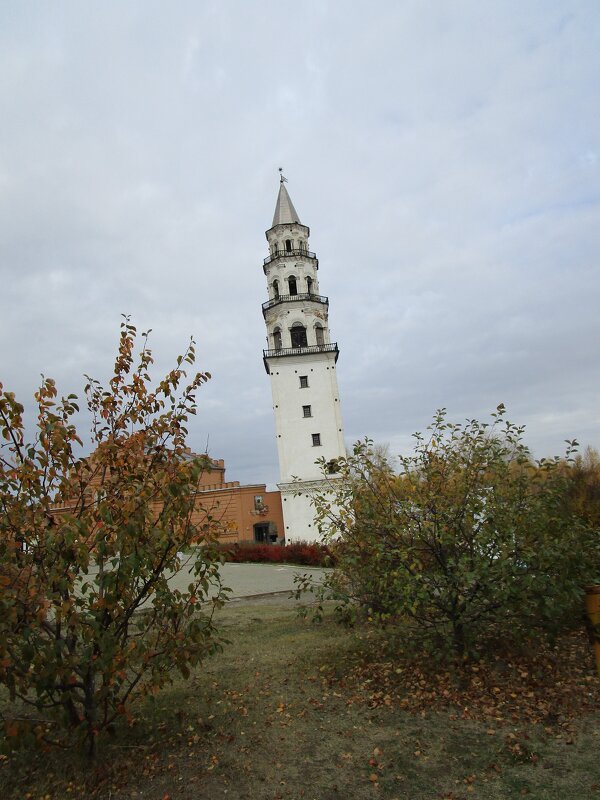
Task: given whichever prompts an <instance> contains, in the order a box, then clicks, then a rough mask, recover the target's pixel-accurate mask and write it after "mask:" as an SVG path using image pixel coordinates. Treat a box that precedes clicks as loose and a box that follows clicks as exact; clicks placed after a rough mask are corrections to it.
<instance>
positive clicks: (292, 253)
mask: <svg viewBox="0 0 600 800" xmlns="http://www.w3.org/2000/svg"><path fill="white" fill-rule="evenodd" d="M298 256H304V258H313V259H315V260H316V259H317V254H316V253H311V251H310V250H277V252H275V253H271V255H270V256H267V258H265V260H264V261H263V266H265V265H266V264H270V263H271V261H275V260H276V259H278V258H297V257H298Z"/></svg>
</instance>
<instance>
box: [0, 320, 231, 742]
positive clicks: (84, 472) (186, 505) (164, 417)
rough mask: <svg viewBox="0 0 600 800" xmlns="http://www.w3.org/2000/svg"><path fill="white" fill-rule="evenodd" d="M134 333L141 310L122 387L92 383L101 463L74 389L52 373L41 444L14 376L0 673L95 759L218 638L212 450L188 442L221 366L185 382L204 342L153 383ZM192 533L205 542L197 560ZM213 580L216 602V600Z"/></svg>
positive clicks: (1, 531) (3, 395) (0, 496)
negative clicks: (147, 699) (59, 386)
mask: <svg viewBox="0 0 600 800" xmlns="http://www.w3.org/2000/svg"><path fill="white" fill-rule="evenodd" d="M135 341H136V329H135V328H134V327H133V326H132V325H131V324H130V323H129V320H128V319H126V320H125V322H124V323H123V324H122V326H121V336H120V343H119V352H118V356H117V359H116V363H115V369H114V375H113V377H112V378H111V380H110V383H109V386H108V388H106V389H105V388H103V387H102V386H101V385H100V384H99V383H98V382H97V381H94V380H91V379H90V380H89V383H88V385H87V386H86V388H85V393H86V396H87V406H88V409H89V411H90V413H91V417H92V440H93V442H94V446H95V449H94V451H93V453H92V455H91V456H89V457H78V456H77V455H76V453H75V449H74V448H75V446H76V445H77V444H81V439H80V436H79V434H78V432H77V430H76V426H75V424H74V422H73V418H74V415H75V414H76V412H77V411H78V406H77V403H76V397H75V396H74V395H69V397H67V398H63V399H62V400H57V391H56V387H55V385H54V382H53V381H52V380H50V379H45V380H44V381H43V383H42V386H41V387H40V389H39V391H38V392H37V394H36V400H37V407H38V421H37V436H36V438H35V439H34V441H33V442H31V443H29V444H28V443H26V439H25V429H24V425H23V419H22V415H23V406H21V405H20V404H19V403H18V402H17V400H16V399H15V397H14V395H13V394H12V393H10V392H6V391H4V390H3V389H2V387H1V385H0V430H1V433H2V436H3V438H4V440H5V441H4V444H2V446H1V448H0V506H1V508H2V515H1V517H0V683H3V684H4V685H5V686H6V687H7V688H8V691H9V693H10V697H11V699H13V700H15V699H17V698H20V699H21V700H22V701H24V702H26V703H29V704H32V705H33V706H35V707H36V708H37V709H38V710H39V711H55V712H59V719H60V720H61V721H62V723H64V726H65V727H66V728H68V729H70V730H73V731H75V732H77V733H82V734H83V735H84V737H85V739H86V740H87V746H88V752H89V753H90V755H93V753H94V751H95V746H96V739H97V735H98V734H99V733H100V732H101V731H102V730H104V729H106V728H107V727H108V726H110V725H111V724H112V723H113V722H114V721H115V720H116V719H117V718H118V717H119V716H121V715H127V714H128V713H129V712H128V708H129V705H130V703H131V702H132V700H133V699H134V697H136V696H139V695H140V694H144V693H154V692H155V691H156V690H158V689H159V688H160V687H161V686H162V685H163V684H165V683H166V682H168V681H170V680H171V677H172V675H173V673H174V672H175V671H178V672H179V673H181V674H182V675H183V676H184V677H187V675H188V674H189V669H190V666H192V665H194V664H197V663H198V662H199V661H200V660H201V659H203V658H204V657H205V656H207V655H209V654H211V653H212V652H214V651H215V649H216V648H217V647H218V646H219V639H218V636H217V632H216V630H215V626H214V624H213V611H214V609H215V608H216V607H218V606H219V605H220V604H221V603H222V601H223V591H222V590H221V588H220V585H219V577H218V557H217V554H216V552H215V550H214V543H215V535H214V532H213V528H214V527H215V526H213V523H212V520H211V519H210V517H209V516H207V515H204V517H202V515H201V514H200V512H199V509H198V508H197V507H195V505H194V504H195V499H194V490H195V489H196V487H197V485H198V482H199V479H200V476H201V473H202V471H203V470H204V469H205V468H206V467H207V460H206V458H204V457H200V458H199V457H193V456H192V455H191V454H190V453H189V451H188V450H187V449H186V447H185V436H186V433H187V431H186V427H185V426H186V422H187V419H188V417H189V415H190V414H194V413H195V411H196V400H195V395H196V391H197V389H198V388H199V387H200V386H201V385H202V383H204V382H205V381H206V380H207V379H208V378H209V376H208V375H207V374H202V373H198V374H197V375H195V377H194V378H193V379H192V380H191V382H190V383H189V384H188V385H185V384H183V381H184V378H185V375H186V373H185V371H184V366H185V365H186V364H189V365H193V363H194V347H193V342H192V343H191V344H190V346H189V348H188V350H187V352H186V353H185V354H184V355H183V356H180V357H179V358H178V359H177V366H176V368H175V369H174V370H172V371H171V372H169V373H168V375H167V376H166V377H165V378H164V380H162V381H161V382H160V383H159V384H158V386H157V387H156V388H153V387H152V385H151V383H150V378H149V375H148V370H149V367H150V365H151V363H152V355H151V352H150V350H149V349H148V346H147V335H144V336H143V345H142V347H141V349H140V352H139V355H138V357H137V360H136V358H135V352H134V351H135ZM192 511H195V515H196V517H195V518H198V517H200V519H201V522H200V524H192ZM192 543H202V544H203V547H198V548H193V551H192V552H193V553H194V555H193V556H192V557H190V558H189V559H187V560H186V559H185V558H182V556H181V552H182V551H183V550H184V548H186V547H189V545H190V544H192ZM184 566H185V567H186V568H187V569H188V570H189V569H190V566H191V573H192V577H191V578H190V583H189V585H188V587H187V589H186V590H185V591H177V590H175V589H172V588H171V585H170V584H169V580H168V579H169V577H170V576H171V575H172V574H173V573H176V572H178V571H179V570H180V569H182V568H183V567H184ZM211 584H212V585H216V586H217V591H216V597H215V598H214V599H213V600H212V601H211V602H210V603H206V601H207V598H208V592H209V588H210V585H211ZM203 603H205V605H203V606H202V610H201V611H198V608H199V607H200V604H203ZM138 612H139V613H138ZM9 730H12V728H11V727H10V726H9Z"/></svg>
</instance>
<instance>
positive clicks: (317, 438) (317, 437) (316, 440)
mask: <svg viewBox="0 0 600 800" xmlns="http://www.w3.org/2000/svg"><path fill="white" fill-rule="evenodd" d="M312 443H313V447H320V446H321V434H320V433H313V435H312Z"/></svg>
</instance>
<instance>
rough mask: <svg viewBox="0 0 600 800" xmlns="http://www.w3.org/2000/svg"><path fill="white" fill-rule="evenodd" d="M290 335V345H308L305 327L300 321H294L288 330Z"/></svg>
mask: <svg viewBox="0 0 600 800" xmlns="http://www.w3.org/2000/svg"><path fill="white" fill-rule="evenodd" d="M290 333H291V337H292V347H308V341H307V339H306V328H305V327H304V325H302V324H301V323H300V322H295V323H294V324H293V325H292V329H291V331H290Z"/></svg>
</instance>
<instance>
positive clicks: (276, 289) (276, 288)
mask: <svg viewBox="0 0 600 800" xmlns="http://www.w3.org/2000/svg"><path fill="white" fill-rule="evenodd" d="M273 297H274V298H275V300H279V281H278V280H277V279H275V280H274V281H273Z"/></svg>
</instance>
